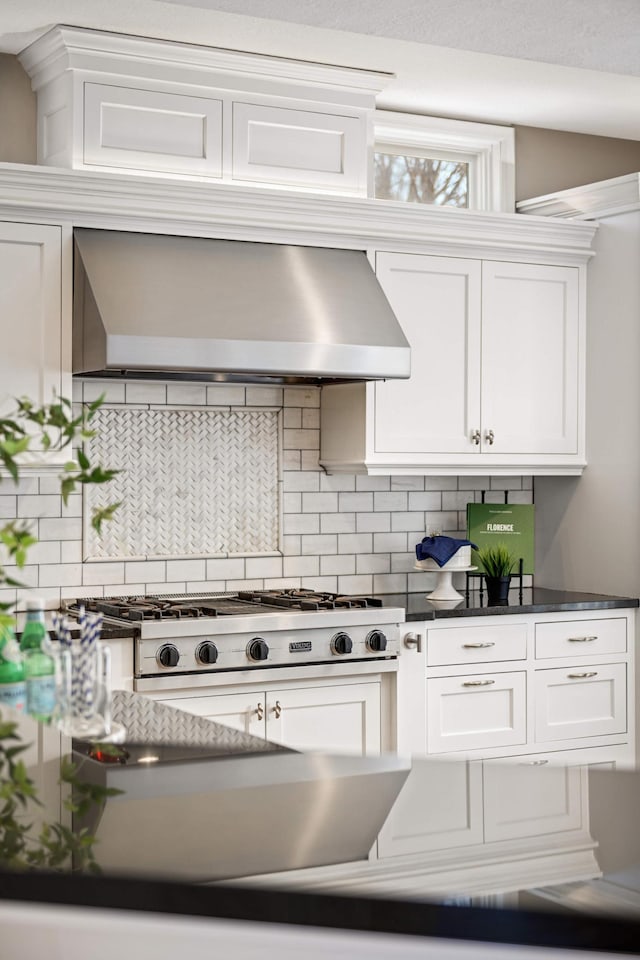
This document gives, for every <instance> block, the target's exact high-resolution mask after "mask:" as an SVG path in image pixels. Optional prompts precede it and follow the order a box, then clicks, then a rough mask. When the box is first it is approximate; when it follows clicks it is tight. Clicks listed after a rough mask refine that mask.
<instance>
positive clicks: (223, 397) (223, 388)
mask: <svg viewBox="0 0 640 960" xmlns="http://www.w3.org/2000/svg"><path fill="white" fill-rule="evenodd" d="M244 394H245V387H242V386H239V385H238V384H235V383H218V384H216V385H215V386H211V387H207V406H209V407H243V406H244Z"/></svg>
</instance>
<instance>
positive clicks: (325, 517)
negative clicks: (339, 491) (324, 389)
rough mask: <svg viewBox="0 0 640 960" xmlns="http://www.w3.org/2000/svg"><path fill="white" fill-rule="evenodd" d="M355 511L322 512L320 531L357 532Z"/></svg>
mask: <svg viewBox="0 0 640 960" xmlns="http://www.w3.org/2000/svg"><path fill="white" fill-rule="evenodd" d="M356 516H357V514H355V513H322V514H320V533H355V532H356Z"/></svg>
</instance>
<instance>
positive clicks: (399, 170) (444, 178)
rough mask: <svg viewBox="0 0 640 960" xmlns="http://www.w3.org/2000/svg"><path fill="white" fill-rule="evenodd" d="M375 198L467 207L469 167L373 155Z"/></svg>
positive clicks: (388, 155)
mask: <svg viewBox="0 0 640 960" xmlns="http://www.w3.org/2000/svg"><path fill="white" fill-rule="evenodd" d="M375 195H376V198H377V199H379V200H403V201H405V202H408V203H436V204H439V205H448V206H453V207H467V206H468V205H469V165H468V164H467V163H462V162H458V161H455V160H433V159H428V158H426V157H409V156H396V155H395V154H390V153H376V154H375Z"/></svg>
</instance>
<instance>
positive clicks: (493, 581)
mask: <svg viewBox="0 0 640 960" xmlns="http://www.w3.org/2000/svg"><path fill="white" fill-rule="evenodd" d="M484 579H485V583H486V585H487V604H488V605H489V606H490V607H497V606H503V607H504V606H506V605H507V603H508V602H509V584H510V583H511V574H509V576H507V577H487V576H486V575H485V578H484Z"/></svg>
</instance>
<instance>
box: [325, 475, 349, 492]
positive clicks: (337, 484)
mask: <svg viewBox="0 0 640 960" xmlns="http://www.w3.org/2000/svg"><path fill="white" fill-rule="evenodd" d="M355 488H356V478H355V477H352V476H351V475H350V474H348V473H333V474H327V473H321V474H320V490H321V491H324V490H327V491H328V490H337V491H341V490H343V491H347V492H348V491H351V490H355Z"/></svg>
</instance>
